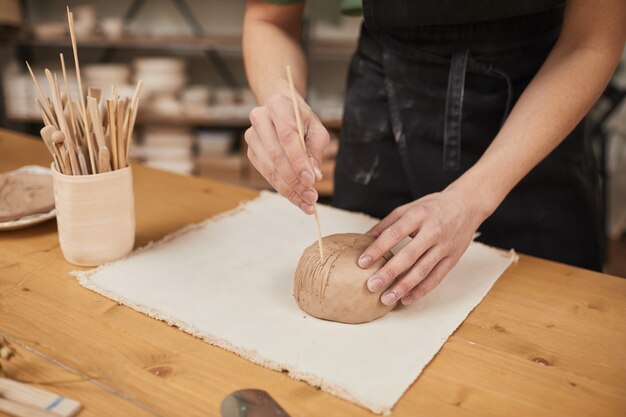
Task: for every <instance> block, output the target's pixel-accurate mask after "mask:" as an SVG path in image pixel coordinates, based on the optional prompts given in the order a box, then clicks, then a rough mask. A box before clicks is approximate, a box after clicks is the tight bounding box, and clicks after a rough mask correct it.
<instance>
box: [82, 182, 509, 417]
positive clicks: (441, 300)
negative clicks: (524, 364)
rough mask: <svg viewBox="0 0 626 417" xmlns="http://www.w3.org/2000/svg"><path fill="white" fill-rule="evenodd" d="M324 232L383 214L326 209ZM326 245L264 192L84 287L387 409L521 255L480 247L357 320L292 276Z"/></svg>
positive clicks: (105, 269) (92, 276)
mask: <svg viewBox="0 0 626 417" xmlns="http://www.w3.org/2000/svg"><path fill="white" fill-rule="evenodd" d="M319 215H320V220H321V225H322V232H323V234H324V235H329V234H334V233H344V232H365V231H366V230H367V229H369V227H370V226H371V225H373V224H375V222H376V220H375V219H373V218H371V217H367V216H365V215H362V214H355V213H350V212H346V211H342V210H338V209H334V208H331V207H327V206H322V205H320V206H319ZM314 241H315V225H314V221H313V218H312V217H309V216H305V215H303V214H302V213H301V212H300V211H299V210H297V209H296V208H294V207H293V206H291V205H290V203H288V202H287V200H285V199H284V198H282V197H280V196H277V195H276V194H274V193H269V192H264V193H263V194H262V195H261V196H260V197H258V198H256V199H254V200H252V201H250V202H247V203H244V204H243V205H241V206H240V207H239V208H237V209H235V210H233V211H231V212H229V213H226V214H224V215H221V216H218V217H216V218H213V219H209V220H207V221H205V222H203V223H201V224H199V225H193V226H190V227H187V228H185V229H183V230H181V231H179V232H177V233H174V234H173V235H170V236H168V237H166V238H164V239H163V240H162V241H160V242H157V243H155V244H151V245H148V246H147V247H145V248H142V249H139V250H137V251H135V252H134V253H133V254H131V255H130V256H129V257H127V258H126V259H122V260H119V261H116V262H113V263H110V264H107V265H103V266H101V267H99V268H97V269H94V270H91V271H84V272H81V271H77V272H75V273H74V274H75V275H76V276H78V278H79V279H80V283H81V284H82V285H84V286H85V287H87V288H90V289H92V290H94V291H96V292H98V293H100V294H102V295H104V296H106V297H109V298H111V299H113V300H116V301H118V302H120V303H123V304H126V305H128V306H130V307H132V308H134V309H136V310H138V311H141V312H143V313H145V314H147V315H149V316H151V317H155V318H158V319H161V320H164V321H166V322H168V323H170V324H174V325H176V326H178V327H180V328H181V329H182V330H184V331H186V332H189V333H191V334H193V335H195V336H197V337H200V338H203V339H204V340H206V341H207V342H209V343H211V344H214V345H217V346H220V347H222V348H224V349H227V350H230V351H233V352H236V353H237V354H239V355H241V356H242V357H244V358H246V359H248V360H250V361H252V362H255V363H258V364H261V365H263V366H266V367H269V368H272V369H277V370H282V369H286V370H288V371H289V375H291V376H292V377H293V378H296V379H301V380H304V381H307V382H309V383H311V384H313V385H316V386H320V387H321V388H322V389H323V390H325V391H327V392H330V393H332V394H334V395H337V396H339V397H341V398H344V399H346V400H348V401H352V402H354V403H357V404H359V405H361V406H363V407H366V408H368V409H370V410H371V411H373V412H376V413H384V414H388V413H389V412H390V411H391V409H392V407H393V406H394V404H395V403H396V402H397V401H398V400H399V399H400V397H401V396H402V394H403V393H404V392H405V391H406V390H407V388H409V386H410V385H411V384H412V383H413V381H415V379H416V378H417V377H418V376H419V374H420V373H421V371H422V369H423V368H424V367H425V366H426V364H428V362H430V360H431V359H432V358H433V357H434V355H435V354H436V353H437V352H438V351H439V349H440V348H441V346H442V345H443V344H444V343H445V341H446V340H447V338H448V336H450V334H452V332H454V330H455V329H456V328H457V327H458V326H459V325H460V324H461V323H462V322H463V320H464V319H465V317H466V316H467V315H468V314H469V313H470V311H471V310H472V309H473V308H474V307H475V306H476V305H477V304H478V303H479V302H480V301H481V300H482V298H483V297H484V296H485V294H487V292H488V291H489V289H490V288H491V286H492V285H493V284H494V283H495V281H496V280H497V279H498V277H499V276H500V275H501V274H502V272H503V271H504V270H505V269H506V268H507V267H508V266H509V265H510V264H511V262H513V260H514V258H515V255H514V254H513V253H508V252H502V251H498V250H494V249H492V248H489V247H487V246H484V245H482V244H480V243H472V244H471V246H470V247H469V249H468V250H467V252H466V253H465V255H464V256H463V257H462V259H461V261H460V262H459V264H458V265H457V266H456V267H455V268H454V270H453V271H452V272H451V273H450V274H449V275H448V277H447V278H446V279H445V280H444V281H443V282H442V284H441V285H439V286H438V287H437V288H436V289H435V290H434V291H433V292H431V293H430V294H429V295H427V296H426V297H425V298H423V299H422V300H420V301H419V302H417V303H414V304H413V305H412V306H411V307H409V308H399V309H396V310H394V311H392V312H391V313H389V314H388V315H386V316H385V317H383V318H381V319H379V320H376V321H374V322H371V323H366V324H359V325H348V324H340V323H333V322H328V321H323V320H319V319H316V318H314V317H311V316H308V315H307V314H305V313H303V312H302V311H301V310H300V309H299V308H298V306H297V304H296V302H295V300H294V299H293V296H292V292H293V273H294V271H295V268H296V265H297V262H298V259H299V258H300V255H301V253H302V251H303V250H304V248H305V247H306V246H308V245H310V244H311V243H313V242H314Z"/></svg>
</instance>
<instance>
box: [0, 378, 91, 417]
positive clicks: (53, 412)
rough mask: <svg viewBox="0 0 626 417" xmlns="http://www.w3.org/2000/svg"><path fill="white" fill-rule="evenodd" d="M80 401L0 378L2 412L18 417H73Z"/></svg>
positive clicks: (0, 410)
mask: <svg viewBox="0 0 626 417" xmlns="http://www.w3.org/2000/svg"><path fill="white" fill-rule="evenodd" d="M80 409H81V405H80V403H79V402H78V401H75V400H72V399H70V398H66V397H62V396H60V395H58V394H55V393H53V392H49V391H45V390H43V389H41V388H36V387H33V386H31V385H29V384H24V383H22V382H17V381H13V380H12V379H8V378H0V412H3V413H7V414H9V415H11V416H18V417H72V416H75V415H76V414H77V413H78V412H79V411H80Z"/></svg>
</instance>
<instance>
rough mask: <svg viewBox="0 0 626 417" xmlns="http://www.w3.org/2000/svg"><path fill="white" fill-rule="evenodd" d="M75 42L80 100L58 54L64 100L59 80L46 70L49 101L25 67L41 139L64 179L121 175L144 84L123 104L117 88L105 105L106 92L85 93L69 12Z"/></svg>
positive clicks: (71, 17) (73, 35) (71, 25)
mask: <svg viewBox="0 0 626 417" xmlns="http://www.w3.org/2000/svg"><path fill="white" fill-rule="evenodd" d="M67 20H68V25H69V29H70V37H71V39H72V50H73V52H74V65H75V67H76V80H77V82H78V93H79V97H78V98H77V99H73V98H72V96H71V95H70V88H69V84H68V81H67V80H68V79H67V72H66V71H65V60H64V59H63V54H60V59H61V69H62V72H63V82H64V87H65V88H64V90H65V94H63V93H62V92H61V91H62V88H61V86H60V85H59V80H58V78H57V75H56V74H53V73H52V72H51V71H50V70H48V69H46V70H45V74H46V79H47V81H48V87H49V88H50V98H48V97H46V95H45V94H44V91H43V90H42V88H41V86H40V85H39V83H38V82H37V78H36V77H35V74H34V73H33V70H32V69H31V67H30V65H29V64H28V62H27V63H26V66H27V67H28V71H29V72H30V75H31V77H32V78H33V81H34V83H35V87H36V88H37V92H38V94H39V99H37V106H38V107H39V111H40V112H41V117H42V119H43V122H44V124H45V127H44V128H43V129H41V136H42V138H43V140H44V142H45V144H46V147H47V148H48V151H50V154H51V155H52V159H53V160H54V165H55V169H56V170H57V171H58V172H60V173H62V174H66V175H88V174H98V173H102V172H108V171H111V170H116V169H122V168H125V167H127V166H128V152H129V149H130V144H131V140H132V134H133V128H134V126H135V120H136V117H137V107H138V106H139V92H140V90H141V84H142V83H141V81H139V82H138V83H137V87H136V89H135V92H134V94H133V97H132V98H120V97H119V96H118V94H117V90H116V88H115V87H114V86H112V87H111V97H110V98H109V99H104V98H103V97H102V91H100V90H99V89H95V88H89V89H88V91H87V96H86V97H85V95H84V93H83V91H84V90H83V86H82V81H81V77H80V65H79V61H78V51H77V48H76V32H75V29H74V15H73V14H72V12H70V9H69V7H68V9H67Z"/></svg>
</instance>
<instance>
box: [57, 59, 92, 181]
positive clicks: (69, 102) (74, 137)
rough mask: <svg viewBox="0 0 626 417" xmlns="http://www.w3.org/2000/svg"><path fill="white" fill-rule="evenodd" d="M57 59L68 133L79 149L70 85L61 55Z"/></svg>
mask: <svg viewBox="0 0 626 417" xmlns="http://www.w3.org/2000/svg"><path fill="white" fill-rule="evenodd" d="M59 59H60V60H61V71H62V72H63V82H64V83H65V96H66V97H67V106H68V107H69V110H70V122H71V125H72V129H71V131H70V133H71V134H72V135H71V136H72V137H71V140H73V141H74V145H75V146H76V147H80V146H81V145H82V144H81V143H80V140H79V138H78V131H77V130H76V120H75V119H74V110H73V109H72V96H71V95H70V85H69V83H68V82H67V72H66V71H65V59H63V54H59ZM85 174H86V172H85Z"/></svg>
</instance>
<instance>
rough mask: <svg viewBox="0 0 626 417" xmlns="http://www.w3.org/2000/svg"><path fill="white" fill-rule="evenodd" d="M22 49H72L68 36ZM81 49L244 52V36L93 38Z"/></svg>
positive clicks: (26, 41)
mask: <svg viewBox="0 0 626 417" xmlns="http://www.w3.org/2000/svg"><path fill="white" fill-rule="evenodd" d="M16 43H17V44H18V45H20V46H34V47H42V48H71V45H72V44H71V41H70V38H69V36H63V37H56V38H48V39H38V38H31V37H28V38H21V39H18V40H16ZM78 47H79V48H96V49H98V48H114V49H148V50H149V49H152V50H177V51H206V50H208V49H218V50H220V51H224V50H232V51H240V50H241V37H239V36H234V35H232V36H229V35H215V36H203V37H196V36H168V37H155V36H122V37H120V38H116V39H111V38H105V37H97V36H92V37H88V38H80V39H78Z"/></svg>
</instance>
